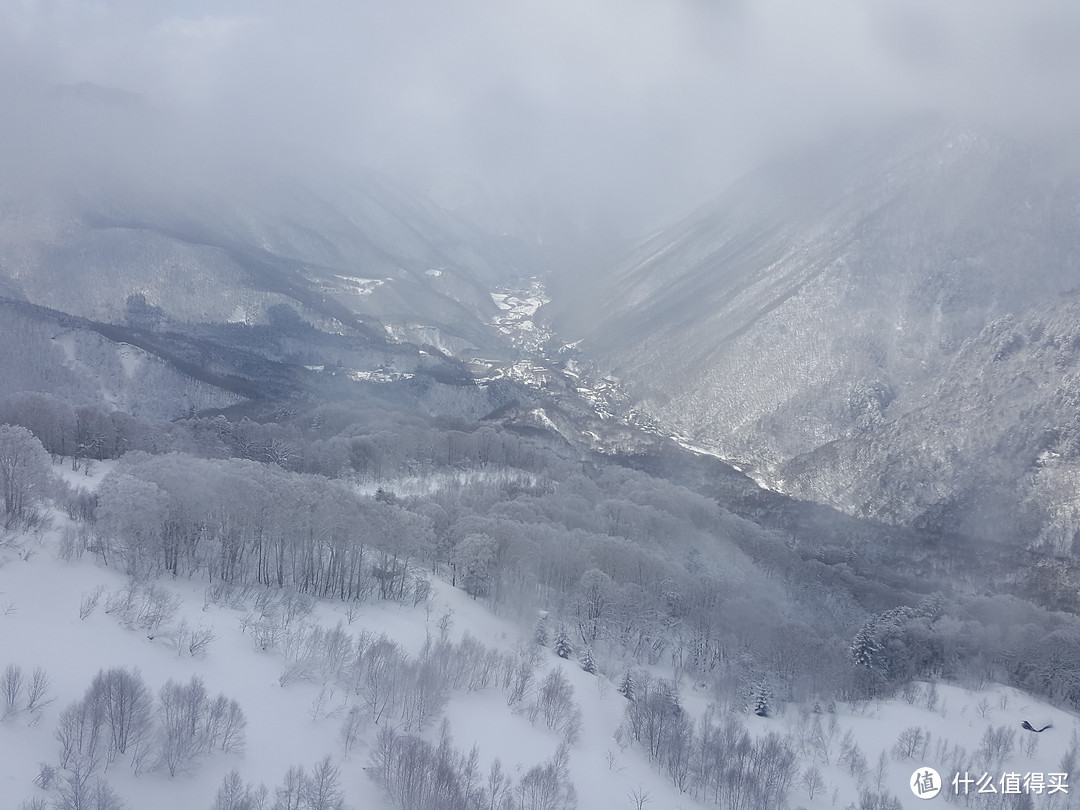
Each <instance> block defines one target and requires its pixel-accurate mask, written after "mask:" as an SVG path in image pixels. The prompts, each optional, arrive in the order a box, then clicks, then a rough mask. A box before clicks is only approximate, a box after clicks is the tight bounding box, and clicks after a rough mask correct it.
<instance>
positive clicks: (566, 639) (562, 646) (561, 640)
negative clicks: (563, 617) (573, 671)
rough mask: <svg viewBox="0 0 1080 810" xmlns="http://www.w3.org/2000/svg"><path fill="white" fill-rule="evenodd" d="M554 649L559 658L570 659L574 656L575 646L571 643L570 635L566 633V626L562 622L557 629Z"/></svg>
mask: <svg viewBox="0 0 1080 810" xmlns="http://www.w3.org/2000/svg"><path fill="white" fill-rule="evenodd" d="M554 649H555V654H556V655H557V656H559V658H569V657H570V656H571V655H573V654H574V645H573V644H571V643H570V634H569V633H567V632H566V625H565V624H562V623H561V622H560V623H559V626H558V627H556V628H555V645H554Z"/></svg>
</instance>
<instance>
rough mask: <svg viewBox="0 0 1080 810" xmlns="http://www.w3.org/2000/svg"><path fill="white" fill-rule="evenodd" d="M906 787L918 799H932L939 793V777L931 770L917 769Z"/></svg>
mask: <svg viewBox="0 0 1080 810" xmlns="http://www.w3.org/2000/svg"><path fill="white" fill-rule="evenodd" d="M908 785H910V786H911V792H912V793H914V794H915V795H916V796H918V797H919V798H920V799H932V798H934V797H935V796H937V795H938V794H939V793H940V792H941V776H940V775H939V774H938V772H937V771H935V770H934V769H933V768H926V767H923V768H919V769H918V770H917V771H915V773H913V774H912V775H911V779H909V780H908Z"/></svg>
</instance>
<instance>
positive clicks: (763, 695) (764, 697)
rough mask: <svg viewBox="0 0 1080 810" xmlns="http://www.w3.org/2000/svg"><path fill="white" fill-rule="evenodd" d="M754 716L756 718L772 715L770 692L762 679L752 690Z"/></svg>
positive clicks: (766, 682) (766, 683) (765, 680)
mask: <svg viewBox="0 0 1080 810" xmlns="http://www.w3.org/2000/svg"><path fill="white" fill-rule="evenodd" d="M754 714H756V715H757V716H758V717H769V716H770V715H771V714H772V690H771V689H769V682H768V680H767V679H765V678H764V677H763V678H762V679H761V680H760V681H759V682H758V685H757V687H756V688H755V689H754Z"/></svg>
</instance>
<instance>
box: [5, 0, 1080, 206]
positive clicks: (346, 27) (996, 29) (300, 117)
mask: <svg viewBox="0 0 1080 810" xmlns="http://www.w3.org/2000/svg"><path fill="white" fill-rule="evenodd" d="M1078 43H1080V3H1077V2H1075V0H1024V2H1020V0H879V1H877V2H875V1H874V0H864V1H863V2H857V1H856V0H815V2H807V1H806V0H765V1H763V2H751V1H750V0H666V1H663V0H542V1H541V0H537V1H536V2H525V1H524V0H484V1H481V0H395V2H385V0H379V2H375V1H374V0H312V1H311V2H304V3H301V2H291V3H287V2H275V0H259V1H258V2H255V1H254V0H252V2H243V1H242V0H220V1H219V2H209V0H207V1H206V2H196V1H195V0H189V1H188V2H182V1H181V0H155V2H150V3H148V2H145V0H41V1H40V2H35V0H6V2H4V3H2V4H0V70H3V71H4V73H5V74H6V78H7V79H8V80H9V81H12V80H13V81H15V82H22V81H29V80H31V79H35V78H37V79H43V80H46V81H51V82H60V83H78V82H93V83H97V84H101V85H104V86H109V87H117V88H123V89H127V90H131V91H135V92H138V93H140V94H142V95H143V96H144V98H146V99H148V100H149V101H150V102H151V103H153V104H154V105H155V106H158V107H161V108H164V109H168V110H172V111H180V112H182V113H183V114H184V115H185V116H186V117H188V118H190V119H191V120H195V121H199V120H201V121H205V122H214V126H215V128H217V129H218V130H219V131H220V130H227V131H229V132H232V133H235V134H236V136H237V140H238V141H239V142H244V141H251V142H260V141H263V142H267V143H271V142H272V143H275V144H276V143H280V142H282V141H287V142H291V143H293V144H294V145H298V146H300V147H301V148H304V149H307V148H311V149H314V150H319V151H323V152H328V153H330V154H332V155H336V156H343V157H346V158H348V159H350V160H355V161H358V162H362V163H365V164H368V165H372V166H375V167H377V168H379V169H381V170H383V171H385V172H387V173H389V174H391V175H395V176H398V177H401V178H402V179H405V180H406V181H408V182H409V183H411V184H412V185H414V186H415V187H418V188H419V189H421V190H426V191H431V192H435V193H436V194H438V195H440V196H441V197H442V198H443V199H446V200H452V199H453V193H454V192H455V191H456V190H457V189H460V188H462V187H483V188H487V189H490V190H491V191H492V192H493V194H494V195H495V196H496V197H498V198H500V199H507V200H510V201H511V202H513V203H515V204H521V203H522V201H524V200H529V199H541V200H544V201H545V203H546V204H552V205H553V204H558V205H562V204H567V206H568V210H571V211H574V212H576V214H575V215H578V216H580V217H581V218H582V221H590V218H592V219H595V218H597V217H599V216H600V215H601V212H607V216H608V217H609V218H611V219H622V218H625V220H626V221H627V222H630V223H632V227H639V226H640V225H641V224H642V223H646V222H649V221H651V220H655V219H657V218H659V219H663V218H665V217H669V216H672V215H674V214H675V213H677V212H678V211H680V210H683V209H685V208H686V207H687V206H689V205H691V204H694V203H696V202H699V201H701V200H703V199H705V198H707V197H709V196H711V195H712V194H714V193H715V192H718V191H719V190H720V189H721V188H722V187H723V185H724V184H725V183H726V182H727V181H729V180H730V179H732V178H733V177H734V176H735V175H737V174H739V173H741V172H743V171H745V170H746V169H748V168H750V167H751V166H752V165H753V164H754V163H756V162H758V161H760V160H762V159H764V158H766V157H767V156H768V155H769V154H771V153H772V152H774V151H777V150H783V149H787V148H789V147H790V146H792V145H796V144H798V143H799V142H800V141H803V140H806V139H816V138H820V137H822V136H823V135H825V134H826V133H828V132H829V131H831V130H832V128H834V127H837V126H844V125H850V124H863V123H866V122H870V121H873V120H876V119H879V118H881V117H886V116H890V115H895V114H902V113H905V112H909V111H914V110H921V109H925V108H933V109H942V110H947V111H955V112H958V113H962V114H965V115H976V116H984V117H990V118H992V119H993V120H996V121H1004V122H1007V123H1012V124H1017V123H1024V124H1025V125H1029V126H1032V127H1036V128H1048V127H1061V126H1065V125H1072V124H1073V123H1074V122H1073V120H1072V117H1073V116H1075V115H1076V108H1077V106H1078V105H1077V104H1076V98H1077V96H1078V95H1080V47H1077V44H1078Z"/></svg>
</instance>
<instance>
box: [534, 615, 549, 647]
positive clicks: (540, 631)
mask: <svg viewBox="0 0 1080 810" xmlns="http://www.w3.org/2000/svg"><path fill="white" fill-rule="evenodd" d="M547 617H548V615H547V611H546V610H542V611H540V618H539V619H537V621H536V629H535V630H533V641H535V642H536V643H537V644H539V645H540V646H541V647H546V646H547V644H548V629H547Z"/></svg>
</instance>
